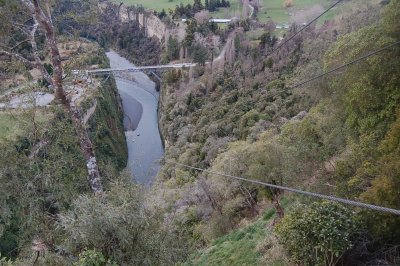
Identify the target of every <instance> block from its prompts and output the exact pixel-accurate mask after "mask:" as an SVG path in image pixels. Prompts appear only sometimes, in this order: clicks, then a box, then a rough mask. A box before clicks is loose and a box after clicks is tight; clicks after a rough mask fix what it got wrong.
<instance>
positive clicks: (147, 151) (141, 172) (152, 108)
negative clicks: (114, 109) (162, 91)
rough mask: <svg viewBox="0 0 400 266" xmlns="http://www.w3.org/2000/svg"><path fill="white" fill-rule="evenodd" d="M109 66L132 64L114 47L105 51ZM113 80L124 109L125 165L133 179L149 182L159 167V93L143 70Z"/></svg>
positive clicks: (160, 145)
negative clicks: (126, 77)
mask: <svg viewBox="0 0 400 266" xmlns="http://www.w3.org/2000/svg"><path fill="white" fill-rule="evenodd" d="M107 57H108V59H109V60H110V66H111V68H128V67H134V65H133V64H132V63H130V62H129V61H128V60H126V59H125V58H123V57H121V56H120V55H118V54H117V53H116V52H114V51H110V52H108V53H107ZM115 81H116V83H117V88H118V91H119V94H120V96H121V99H122V105H123V109H124V127H125V136H126V141H127V145H128V167H129V169H130V170H131V172H132V174H133V176H134V178H135V180H136V182H138V183H140V184H143V185H145V186H149V185H150V183H151V182H152V180H153V178H154V177H155V176H156V175H157V172H158V170H159V168H160V166H159V159H160V158H161V157H162V155H163V153H164V149H163V146H162V142H161V137H160V132H159V129H158V118H157V106H158V100H159V93H158V92H157V91H156V89H155V84H154V82H153V81H152V80H150V79H149V77H148V76H146V75H145V74H144V73H143V72H135V73H130V74H129V80H128V79H125V78H121V77H118V76H116V77H115Z"/></svg>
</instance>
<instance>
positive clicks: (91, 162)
mask: <svg viewBox="0 0 400 266" xmlns="http://www.w3.org/2000/svg"><path fill="white" fill-rule="evenodd" d="M23 2H24V3H25V5H26V6H27V7H28V8H29V10H30V11H31V12H32V16H33V17H34V18H35V19H36V20H37V21H38V22H39V24H40V25H41V26H42V27H43V29H44V30H45V34H46V41H47V45H48V46H49V49H50V53H51V62H52V65H53V86H54V88H55V97H56V99H57V100H58V101H60V102H61V103H62V104H63V106H64V108H65V110H66V111H67V113H68V114H69V115H70V117H71V119H72V123H73V125H74V128H75V131H76V134H77V135H78V138H79V144H80V148H81V151H82V153H83V155H84V158H85V160H86V168H87V170H88V174H89V184H90V187H91V189H92V191H93V192H94V193H96V194H97V193H102V192H103V187H102V184H101V180H100V173H99V169H98V166H97V161H96V157H95V154H94V150H93V145H92V142H91V140H90V138H89V135H88V133H87V131H86V128H85V127H84V126H83V124H82V121H81V117H80V112H79V110H77V108H76V107H74V106H73V105H71V103H70V101H69V100H68V99H67V95H66V93H65V91H64V88H63V68H62V65H61V56H60V52H59V50H58V47H57V40H56V36H55V33H54V27H53V24H52V22H51V18H49V16H47V15H46V14H45V13H44V12H43V10H42V8H41V7H40V4H39V0H32V1H28V0H24V1H23Z"/></svg>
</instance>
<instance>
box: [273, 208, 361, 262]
mask: <svg viewBox="0 0 400 266" xmlns="http://www.w3.org/2000/svg"><path fill="white" fill-rule="evenodd" d="M356 228H357V223H356V222H355V220H354V218H353V217H352V213H351V212H350V211H349V210H348V209H347V208H345V207H343V206H342V205H339V204H336V203H331V202H316V203H313V204H312V205H311V206H310V207H307V206H298V208H296V209H295V210H294V211H293V212H291V213H289V214H287V215H286V216H285V218H284V219H283V220H282V222H281V223H280V224H279V225H278V226H277V227H276V232H277V233H278V235H279V237H280V241H281V242H282V243H283V244H284V245H285V247H286V248H287V249H288V251H289V252H290V254H291V256H292V259H293V260H294V261H295V262H297V263H304V264H306V265H335V264H336V263H337V262H338V260H339V259H340V258H341V256H342V255H343V253H344V252H345V251H346V250H348V249H350V248H351V247H352V244H353V242H352V237H353V235H354V234H355V232H356Z"/></svg>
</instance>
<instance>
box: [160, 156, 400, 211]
mask: <svg viewBox="0 0 400 266" xmlns="http://www.w3.org/2000/svg"><path fill="white" fill-rule="evenodd" d="M167 162H169V163H172V164H175V165H179V166H182V167H185V168H188V169H192V170H198V171H201V172H204V173H209V174H213V175H219V176H224V177H227V178H231V179H236V180H240V181H245V182H249V183H253V184H257V185H262V186H266V187H269V188H275V189H281V190H286V191H290V192H294V193H298V194H303V195H306V196H311V197H317V198H321V199H326V200H330V201H336V202H340V203H344V204H348V205H353V206H356V207H360V208H366V209H370V210H375V211H380V212H386V213H390V214H395V215H400V210H396V209H392V208H387V207H383V206H378V205H373V204H368V203H363V202H359V201H354V200H349V199H344V198H339V197H335V196H329V195H324V194H320V193H315V192H310V191H304V190H300V189H296V188H291V187H285V186H280V185H275V184H270V183H266V182H262V181H259V180H254V179H247V178H244V177H240V176H234V175H229V174H225V173H219V172H214V171H210V170H207V169H203V168H200V167H194V166H190V165H187V164H183V163H179V162H174V161H171V160H167Z"/></svg>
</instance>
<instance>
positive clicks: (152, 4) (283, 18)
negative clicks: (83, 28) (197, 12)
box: [113, 0, 334, 24]
mask: <svg viewBox="0 0 400 266" xmlns="http://www.w3.org/2000/svg"><path fill="white" fill-rule="evenodd" d="M113 1H114V2H116V3H120V2H123V3H125V4H127V5H142V6H143V7H145V8H149V9H153V10H156V11H161V10H162V9H165V10H166V11H167V12H168V9H175V7H176V6H177V5H180V3H183V4H184V5H187V4H193V0H113ZM203 2H204V1H203ZM230 2H231V7H230V8H220V9H219V10H218V11H217V12H213V13H211V14H210V15H211V16H212V17H213V18H231V17H240V16H241V15H242V6H241V5H240V4H239V1H237V0H231V1H230ZM283 2H284V1H283V0H262V7H261V8H260V10H259V12H258V14H257V17H258V19H259V20H260V21H261V22H266V21H268V20H269V19H272V20H273V21H274V22H275V23H277V24H282V23H289V22H290V19H291V15H290V14H293V13H295V12H296V11H299V10H307V9H309V8H311V7H313V6H316V5H318V6H320V7H323V8H326V7H328V6H329V5H330V3H331V1H330V0H293V6H292V7H291V8H285V7H284V5H283ZM333 15H334V12H333V11H332V12H329V13H328V14H326V15H325V16H324V17H322V18H321V19H320V21H324V20H327V19H330V18H332V17H333Z"/></svg>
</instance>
